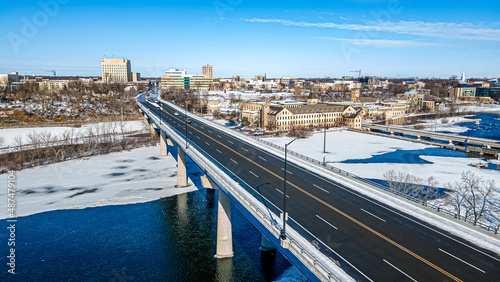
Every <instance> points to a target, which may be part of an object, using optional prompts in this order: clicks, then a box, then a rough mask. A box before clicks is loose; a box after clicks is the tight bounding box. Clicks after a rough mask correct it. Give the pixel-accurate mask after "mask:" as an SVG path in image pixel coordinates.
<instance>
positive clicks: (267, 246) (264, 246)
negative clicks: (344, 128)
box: [260, 234, 276, 252]
mask: <svg viewBox="0 0 500 282" xmlns="http://www.w3.org/2000/svg"><path fill="white" fill-rule="evenodd" d="M260 250H261V251H262V252H269V251H276V247H275V246H274V245H273V243H271V241H269V239H267V237H266V236H264V234H261V238H260Z"/></svg>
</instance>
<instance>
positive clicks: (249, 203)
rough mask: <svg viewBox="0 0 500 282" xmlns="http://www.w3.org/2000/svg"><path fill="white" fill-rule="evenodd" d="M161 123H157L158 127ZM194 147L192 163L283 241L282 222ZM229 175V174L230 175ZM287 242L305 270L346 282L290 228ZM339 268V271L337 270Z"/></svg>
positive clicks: (177, 135) (167, 128) (179, 139)
mask: <svg viewBox="0 0 500 282" xmlns="http://www.w3.org/2000/svg"><path fill="white" fill-rule="evenodd" d="M138 104H139V107H140V108H141V109H142V110H143V111H144V113H148V114H149V115H151V116H153V117H154V118H156V119H158V120H159V117H158V116H157V115H156V114H155V113H153V112H151V111H150V110H149V109H147V108H145V107H144V106H143V105H141V104H140V103H138ZM158 124H159V123H157V125H158ZM159 127H160V128H161V129H162V130H165V131H169V133H170V134H169V136H170V137H173V139H175V140H176V141H177V142H178V143H183V142H184V141H183V137H182V136H183V135H182V134H181V133H180V132H179V131H178V130H177V129H175V128H173V127H171V126H169V125H167V124H166V123H165V122H162V124H161V126H159ZM190 147H191V148H193V147H194V149H195V150H192V149H189V153H188V152H186V153H187V154H188V155H189V156H190V157H191V159H193V160H194V161H196V162H198V164H199V165H200V168H202V170H205V173H207V174H209V175H210V176H211V177H212V178H214V179H215V180H216V182H218V184H220V185H223V186H224V188H226V190H227V191H228V192H232V195H233V196H234V197H235V198H236V199H238V201H239V202H240V203H241V204H242V205H243V206H245V208H246V209H247V210H248V211H249V212H250V213H252V214H253V215H254V217H255V218H256V219H258V220H259V222H261V223H262V224H263V226H264V227H265V228H266V229H268V230H269V231H270V232H271V233H272V234H273V235H274V236H275V237H276V238H279V235H280V232H281V229H282V226H281V224H280V223H279V222H278V221H277V220H276V219H274V218H279V217H278V216H276V215H275V216H274V218H273V215H272V213H271V211H269V210H268V209H267V208H266V206H265V205H264V204H263V203H261V202H260V201H259V200H257V199H256V198H255V197H253V196H252V195H251V194H250V193H249V192H248V191H246V190H245V189H244V188H243V187H241V185H240V184H239V183H237V182H235V181H234V180H233V179H231V178H230V176H229V175H227V172H229V171H227V169H226V168H225V167H224V166H223V165H222V164H221V163H219V162H218V161H217V160H215V159H214V158H212V157H211V156H210V155H209V154H208V153H207V152H205V151H204V150H203V149H201V148H200V147H199V146H197V145H196V144H195V143H190ZM204 158H206V159H209V161H211V162H212V163H217V167H218V168H219V169H220V170H222V171H223V172H222V173H218V172H216V171H215V170H213V169H212V168H210V167H209V166H208V165H206V162H205V161H204ZM226 171H227V172H226ZM286 236H287V240H288V242H289V244H290V246H289V248H288V250H290V252H292V254H293V255H295V256H296V257H297V258H298V259H299V260H300V261H301V262H302V263H303V264H304V265H305V266H307V267H308V268H309V269H310V270H311V272H313V273H314V274H315V275H316V276H317V277H318V278H319V279H320V280H323V281H343V280H345V277H343V278H344V279H342V278H340V277H337V276H336V275H335V274H336V273H337V272H336V270H337V271H342V270H341V269H340V267H338V266H336V265H335V264H334V263H333V262H332V261H331V260H330V259H329V258H327V257H326V256H325V255H324V254H323V253H321V252H320V251H318V250H317V249H316V248H315V247H314V246H313V245H312V244H311V243H310V242H308V241H307V240H306V239H305V238H303V237H302V236H301V235H300V234H299V233H298V232H296V231H295V230H293V229H292V228H290V227H289V228H287V232H286ZM335 268H338V269H335Z"/></svg>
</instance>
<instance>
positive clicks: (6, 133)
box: [0, 120, 145, 147]
mask: <svg viewBox="0 0 500 282" xmlns="http://www.w3.org/2000/svg"><path fill="white" fill-rule="evenodd" d="M123 123H124V131H125V132H131V131H140V130H142V129H144V128H145V127H144V123H143V122H142V121H140V120H132V121H124V122H123ZM97 127H99V128H102V127H108V128H110V129H112V128H114V129H115V131H116V132H121V122H120V121H114V122H99V123H88V124H84V125H82V126H81V127H78V128H77V127H70V126H57V127H23V128H4V129H0V136H2V137H3V138H4V142H3V144H0V147H8V146H16V145H18V144H16V141H15V139H16V137H18V136H20V137H21V138H22V141H23V145H24V144H29V143H30V142H29V140H28V137H27V135H28V134H30V133H33V132H35V133H37V134H40V133H44V132H50V133H51V134H52V135H56V136H61V137H62V134H63V133H64V132H65V131H67V130H74V135H73V136H74V137H81V136H87V134H88V132H89V129H90V128H97Z"/></svg>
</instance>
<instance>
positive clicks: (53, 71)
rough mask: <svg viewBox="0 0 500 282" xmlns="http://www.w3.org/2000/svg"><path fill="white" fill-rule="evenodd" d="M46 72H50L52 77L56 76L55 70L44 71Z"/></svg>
mask: <svg viewBox="0 0 500 282" xmlns="http://www.w3.org/2000/svg"><path fill="white" fill-rule="evenodd" d="M46 72H51V73H52V74H53V75H54V76H56V70H46Z"/></svg>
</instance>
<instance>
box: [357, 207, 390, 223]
mask: <svg viewBox="0 0 500 282" xmlns="http://www.w3.org/2000/svg"><path fill="white" fill-rule="evenodd" d="M361 210H362V211H364V212H366V213H367V214H369V215H371V216H373V217H375V218H378V219H380V220H382V221H383V222H385V219H382V218H380V217H378V216H376V215H374V214H373V213H371V212H369V211H366V210H364V209H361Z"/></svg>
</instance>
